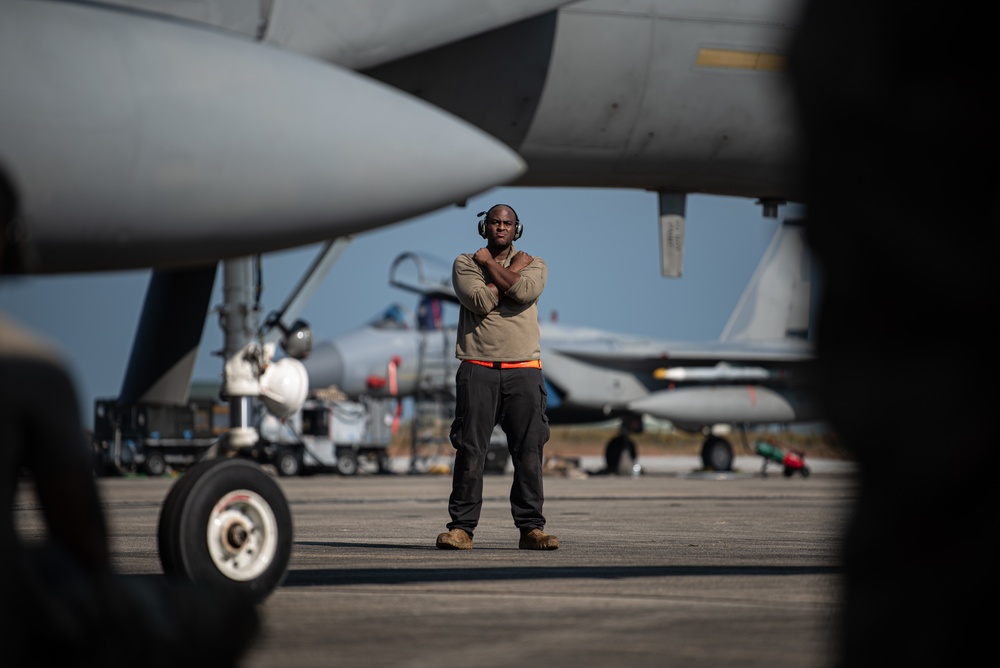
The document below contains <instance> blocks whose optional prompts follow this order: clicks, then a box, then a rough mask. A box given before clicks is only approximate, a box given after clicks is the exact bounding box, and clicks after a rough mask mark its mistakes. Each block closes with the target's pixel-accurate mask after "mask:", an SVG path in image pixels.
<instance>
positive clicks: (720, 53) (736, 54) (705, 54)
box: [695, 48, 785, 72]
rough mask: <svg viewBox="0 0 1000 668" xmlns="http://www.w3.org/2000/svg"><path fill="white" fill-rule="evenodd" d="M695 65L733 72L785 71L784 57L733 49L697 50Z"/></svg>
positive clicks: (775, 54)
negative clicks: (731, 70) (733, 70)
mask: <svg viewBox="0 0 1000 668" xmlns="http://www.w3.org/2000/svg"><path fill="white" fill-rule="evenodd" d="M695 65H697V66H699V67H719V68H727V69H735V70H763V71H768V72H780V71H782V70H784V69H785V57H784V56H783V55H780V54H777V53H764V52H762V51H737V50H735V49H710V48H701V49H699V50H698V58H697V60H695Z"/></svg>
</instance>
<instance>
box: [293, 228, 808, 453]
mask: <svg viewBox="0 0 1000 668" xmlns="http://www.w3.org/2000/svg"><path fill="white" fill-rule="evenodd" d="M390 282H391V283H392V284H393V285H395V286H397V287H400V288H402V289H405V290H409V291H412V292H416V293H419V294H421V300H420V303H419V305H418V307H417V310H416V313H415V314H409V313H408V312H407V311H406V309H405V308H404V307H402V306H400V305H398V304H396V305H392V306H390V307H389V308H388V309H386V310H385V311H384V312H383V313H381V314H380V315H379V316H378V317H377V318H375V319H374V320H373V321H371V322H369V323H367V324H365V325H363V326H362V327H359V328H358V329H355V330H353V331H351V332H349V333H347V334H345V335H343V336H340V337H336V338H334V339H331V340H327V341H323V342H320V343H318V344H317V345H316V346H315V347H314V349H313V351H312V353H311V354H310V356H309V357H308V358H307V359H305V360H304V364H305V366H306V368H307V370H308V373H309V378H310V382H311V384H312V388H313V389H314V390H317V389H322V388H326V387H329V386H336V387H337V388H338V389H340V390H341V391H343V392H345V393H347V394H348V395H349V396H352V397H360V396H386V395H388V394H390V393H391V394H394V395H395V396H400V397H408V398H416V399H417V400H419V399H420V398H421V397H435V398H436V399H437V400H438V402H439V404H440V405H441V407H442V408H444V409H445V410H448V409H450V408H451V404H450V402H452V401H453V400H454V399H453V394H452V391H453V387H454V376H455V371H456V370H457V368H458V363H459V362H458V360H457V359H455V328H454V323H453V322H449V321H448V319H447V315H446V313H444V308H445V305H446V304H448V303H451V304H457V299H456V298H455V295H454V291H453V290H452V288H451V280H450V273H449V271H448V268H447V267H443V266H441V265H440V264H439V263H437V264H436V263H434V262H432V261H430V260H428V259H427V258H425V257H422V256H420V255H418V254H414V253H403V254H402V255H400V256H399V257H398V258H397V259H396V261H395V262H394V263H393V267H392V269H391V271H390ZM811 290H812V281H811V263H810V261H809V255H808V253H807V251H806V249H805V247H804V243H803V238H802V228H801V227H800V226H799V225H798V224H797V223H796V222H795V221H792V220H786V221H785V223H784V224H783V225H781V226H780V227H779V228H778V229H777V230H776V232H775V235H774V237H773V239H772V240H771V243H770V245H769V246H768V248H767V250H766V252H765V254H764V256H763V257H762V258H761V261H760V263H759V264H758V266H757V269H756V271H755V272H754V274H753V276H752V277H751V279H750V281H749V283H748V284H747V286H746V289H745V290H744V292H743V294H742V296H741V297H740V300H739V302H738V303H737V305H736V308H735V309H734V310H733V312H732V315H731V316H730V318H729V321H728V322H727V324H726V326H725V329H724V330H723V332H722V335H721V336H720V337H719V339H718V340H717V341H702V342H683V341H664V340H653V339H647V338H641V337H634V336H628V335H626V334H621V333H616V332H608V331H602V330H598V329H594V328H583V327H572V326H567V325H562V324H557V323H551V322H542V323H540V329H541V335H542V336H541V343H542V365H543V374H544V376H545V381H546V385H547V388H548V393H549V405H548V415H549V419H550V421H551V422H552V423H553V424H577V423H594V422H604V421H607V420H611V419H620V420H621V423H622V429H623V431H624V432H626V433H628V432H629V431H635V430H640V429H641V425H642V416H644V415H648V416H652V417H656V418H660V419H665V420H669V421H670V422H672V423H673V424H674V425H675V426H676V427H678V428H680V429H683V430H687V431H693V432H703V433H705V434H706V439H705V442H704V445H703V449H702V459H703V461H704V464H705V466H706V468H712V469H715V470H729V469H730V468H731V466H732V461H733V451H732V447H731V445H730V443H729V442H728V441H727V440H726V439H725V438H723V437H722V436H719V435H715V434H713V433H712V430H713V428H714V427H716V426H717V425H720V424H725V425H733V426H739V427H745V426H748V425H770V424H789V423H794V422H812V421H817V420H819V419H821V417H822V416H821V415H820V414H819V412H818V410H817V408H816V406H815V404H814V402H813V401H812V399H811V393H810V391H809V377H808V367H809V363H810V362H811V360H812V345H811V343H810V341H809V340H808V332H809V324H810V323H809V306H810V292H811ZM451 308H453V309H457V307H455V306H452V307H451ZM390 367H391V369H392V373H393V374H394V380H395V383H394V385H393V391H392V392H390V390H389V387H390V384H389V383H387V382H386V376H387V374H388V373H389V369H390ZM418 412H419V411H418ZM613 443H620V441H618V440H617V439H616V440H615V441H613ZM609 447H612V444H609ZM633 448H634V446H633Z"/></svg>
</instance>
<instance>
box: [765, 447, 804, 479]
mask: <svg viewBox="0 0 1000 668" xmlns="http://www.w3.org/2000/svg"><path fill="white" fill-rule="evenodd" d="M754 449H755V450H756V451H757V454H758V455H760V456H761V457H763V458H764V465H763V466H762V467H761V469H760V472H761V475H767V464H768V462H777V463H779V464H781V465H782V466H783V467H784V469H783V471H782V472H783V473H784V474H785V477H786V478H789V477H791V476H793V475H795V473H796V472H798V473H801V474H802V477H803V478H806V477H808V476H809V467H808V466H806V461H805V456H806V455H805V453H804V452H802V451H801V450H784V449H782V448H780V447H778V444H777V443H775V442H774V441H772V440H771V439H766V440H763V441H757V443H756V445H755V446H754Z"/></svg>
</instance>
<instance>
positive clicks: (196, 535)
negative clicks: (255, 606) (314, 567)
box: [157, 457, 292, 603]
mask: <svg viewBox="0 0 1000 668" xmlns="http://www.w3.org/2000/svg"><path fill="white" fill-rule="evenodd" d="M157 539H158V547H159V553H160V563H161V564H162V566H163V572H164V573H165V574H166V575H167V576H168V577H176V578H181V579H184V580H187V581H189V582H193V583H195V584H202V585H206V586H210V587H217V588H222V589H225V590H227V591H233V592H236V593H239V594H241V595H243V596H246V597H249V598H250V599H252V600H253V601H254V602H255V603H257V602H260V601H262V600H264V599H265V598H267V597H268V596H269V595H270V594H271V592H273V591H274V589H275V588H277V587H278V585H280V584H281V582H282V581H283V580H284V577H285V574H286V570H287V568H288V562H289V559H290V558H291V552H292V516H291V511H290V509H289V506H288V502H287V500H286V499H285V496H284V494H283V493H282V491H281V488H280V487H279V486H278V484H277V482H275V481H274V479H273V478H271V476H269V475H267V474H266V473H264V471H263V470H262V469H261V468H260V467H259V466H257V465H256V464H255V463H253V462H251V461H249V460H246V459H243V458H241V457H232V458H224V459H210V460H207V461H202V462H199V463H198V464H196V465H195V466H193V467H192V468H191V469H190V470H188V471H187V473H185V474H184V476H183V477H181V478H180V480H178V481H177V482H176V483H175V484H174V486H173V487H172V488H171V490H170V492H169V494H168V495H167V498H166V501H165V502H164V504H163V508H162V509H161V511H160V524H159V530H158V534H157Z"/></svg>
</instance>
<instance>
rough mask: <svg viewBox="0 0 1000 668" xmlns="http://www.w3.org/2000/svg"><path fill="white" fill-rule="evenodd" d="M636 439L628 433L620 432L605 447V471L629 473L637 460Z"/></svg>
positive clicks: (619, 473)
mask: <svg viewBox="0 0 1000 668" xmlns="http://www.w3.org/2000/svg"><path fill="white" fill-rule="evenodd" d="M636 457H637V455H636V450H635V441H633V440H632V439H631V438H629V435H628V434H626V433H622V434H618V435H617V436H615V437H614V438H612V439H611V440H610V441H608V444H607V446H605V448H604V462H605V471H606V472H607V473H614V474H618V475H629V474H631V473H632V467H633V466H634V465H635V460H636Z"/></svg>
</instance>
